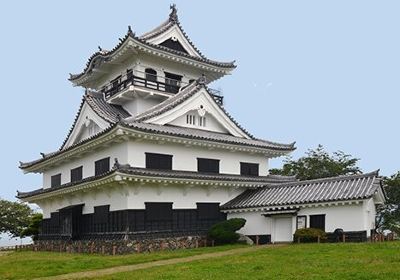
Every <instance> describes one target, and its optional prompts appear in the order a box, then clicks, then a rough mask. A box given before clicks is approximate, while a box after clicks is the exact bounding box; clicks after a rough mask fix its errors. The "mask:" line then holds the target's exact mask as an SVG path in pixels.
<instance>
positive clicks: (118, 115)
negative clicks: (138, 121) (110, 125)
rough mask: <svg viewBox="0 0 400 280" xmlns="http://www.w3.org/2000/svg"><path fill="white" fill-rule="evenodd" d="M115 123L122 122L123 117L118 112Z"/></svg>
mask: <svg viewBox="0 0 400 280" xmlns="http://www.w3.org/2000/svg"><path fill="white" fill-rule="evenodd" d="M116 117H117V123H122V121H123V119H122V117H121V115H120V114H117V116H116Z"/></svg>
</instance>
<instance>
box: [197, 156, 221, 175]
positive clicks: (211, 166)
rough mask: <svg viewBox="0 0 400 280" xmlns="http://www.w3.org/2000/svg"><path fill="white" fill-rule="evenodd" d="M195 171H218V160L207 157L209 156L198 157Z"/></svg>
mask: <svg viewBox="0 0 400 280" xmlns="http://www.w3.org/2000/svg"><path fill="white" fill-rule="evenodd" d="M197 171H198V172H204V173H219V160H218V159H209V158H198V159H197Z"/></svg>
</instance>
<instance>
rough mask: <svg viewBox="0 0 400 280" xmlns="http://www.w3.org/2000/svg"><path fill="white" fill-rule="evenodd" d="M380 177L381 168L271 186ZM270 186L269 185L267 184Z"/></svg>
mask: <svg viewBox="0 0 400 280" xmlns="http://www.w3.org/2000/svg"><path fill="white" fill-rule="evenodd" d="M372 176H373V177H379V169H377V170H375V171H371V172H368V173H361V174H349V175H339V176H332V177H326V178H318V179H311V180H303V181H301V180H300V181H297V182H288V183H283V184H281V185H279V186H271V187H284V186H285V187H291V186H292V185H293V186H295V185H308V184H313V183H321V182H332V181H345V180H355V179H360V178H366V177H372ZM266 187H269V186H266Z"/></svg>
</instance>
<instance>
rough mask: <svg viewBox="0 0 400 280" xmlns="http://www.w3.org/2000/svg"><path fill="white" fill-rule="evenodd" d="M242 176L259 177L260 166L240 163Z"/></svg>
mask: <svg viewBox="0 0 400 280" xmlns="http://www.w3.org/2000/svg"><path fill="white" fill-rule="evenodd" d="M240 175H244V176H258V175H259V164H258V163H250V162H241V163H240Z"/></svg>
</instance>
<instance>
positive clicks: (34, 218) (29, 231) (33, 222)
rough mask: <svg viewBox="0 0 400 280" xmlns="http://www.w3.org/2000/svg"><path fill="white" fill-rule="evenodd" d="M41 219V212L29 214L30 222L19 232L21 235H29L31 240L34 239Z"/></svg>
mask: <svg viewBox="0 0 400 280" xmlns="http://www.w3.org/2000/svg"><path fill="white" fill-rule="evenodd" d="M42 220H43V215H42V214H41V213H35V214H33V215H31V216H30V222H29V224H28V227H26V228H24V229H23V230H22V232H21V237H26V236H31V237H32V239H33V240H36V239H37V237H38V234H39V228H40V223H41V222H42Z"/></svg>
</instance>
